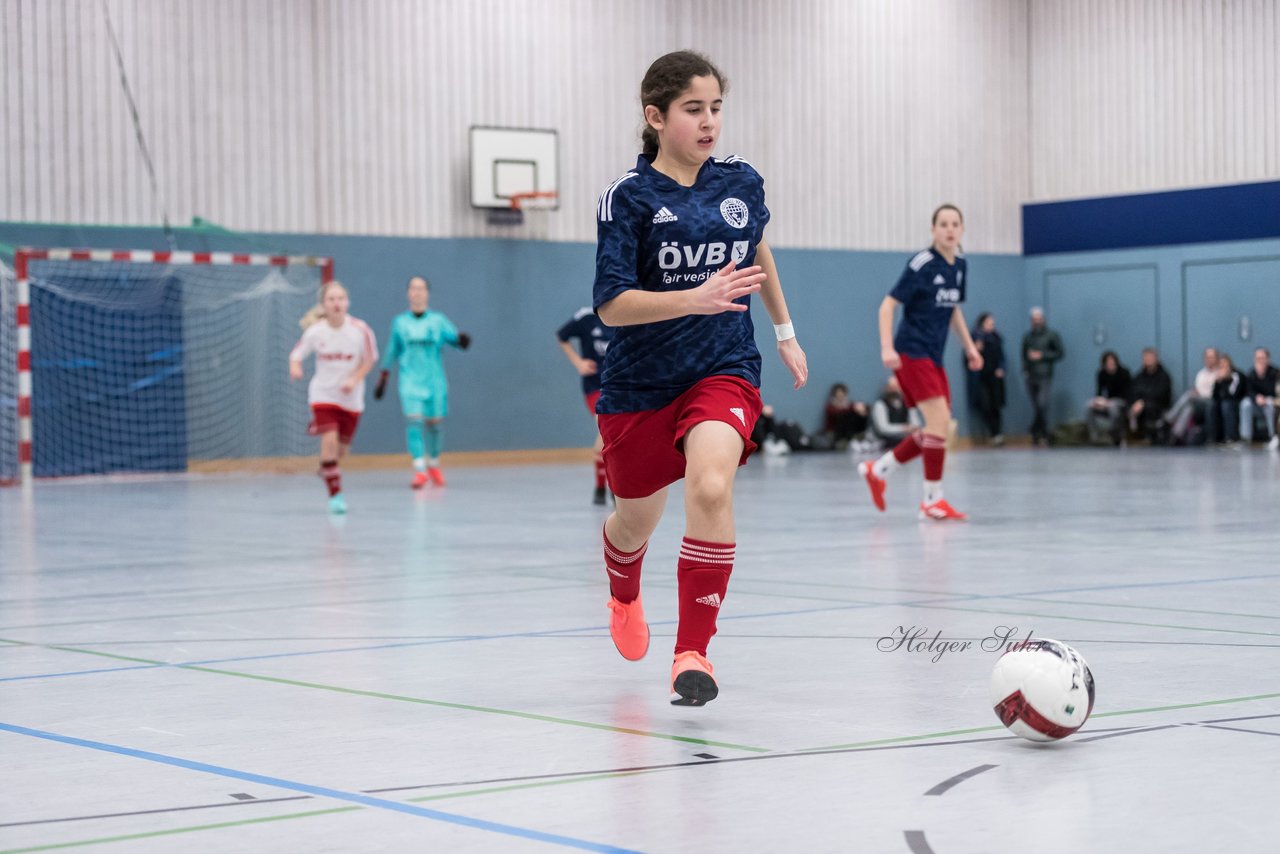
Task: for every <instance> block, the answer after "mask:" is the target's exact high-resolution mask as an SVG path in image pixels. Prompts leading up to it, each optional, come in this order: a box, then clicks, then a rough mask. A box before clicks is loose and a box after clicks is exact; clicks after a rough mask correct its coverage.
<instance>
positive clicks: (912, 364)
mask: <svg viewBox="0 0 1280 854" xmlns="http://www.w3.org/2000/svg"><path fill="white" fill-rule="evenodd" d="M898 358H900V359H902V367H901V368H898V370H896V371H894V372H893V374H894V376H896V377H897V378H898V385H900V386H902V401H903V403H905V404H906V405H907V406H915V405H916V404H918V403H920V401H922V400H928V399H929V398H931V397H945V398H946V399H947V406H950V405H951V384H950V383H949V382H947V372H946V371H944V370H942V368H940V367H938V366H937V365H935V364H934V363H933V360H932V359H915V358H912V357H911V356H904V355H902V354H901V353H899V354H898Z"/></svg>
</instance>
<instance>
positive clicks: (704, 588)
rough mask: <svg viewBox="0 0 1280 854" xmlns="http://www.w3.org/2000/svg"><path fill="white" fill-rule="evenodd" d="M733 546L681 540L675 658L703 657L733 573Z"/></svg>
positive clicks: (713, 631) (678, 566) (677, 572)
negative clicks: (688, 654) (691, 654)
mask: <svg viewBox="0 0 1280 854" xmlns="http://www.w3.org/2000/svg"><path fill="white" fill-rule="evenodd" d="M733 555H734V544H733V543H708V542H705V541H703V540H692V539H690V538H688V537H685V538H684V542H682V543H681V544H680V561H679V563H677V564H676V579H677V583H678V586H679V590H680V593H679V596H680V623H679V625H678V626H677V628H676V654H677V655H679V654H680V653H682V652H687V651H689V650H693V651H694V652H696V653H699V654H701V655H706V654H707V644H709V643H711V637H712V635H714V634H715V633H716V617H718V616H719V615H720V604H721V603H722V602H723V601H724V597H725V592H726V591H727V590H728V588H729V575H730V574H731V573H732V572H733Z"/></svg>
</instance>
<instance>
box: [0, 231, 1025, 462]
mask: <svg viewBox="0 0 1280 854" xmlns="http://www.w3.org/2000/svg"><path fill="white" fill-rule="evenodd" d="M176 237H177V240H178V242H179V245H180V248H184V249H194V250H241V251H244V250H249V249H254V250H258V251H262V250H263V249H264V247H270V248H271V249H273V250H280V251H288V252H291V253H297V254H324V255H332V256H333V257H334V259H335V265H336V272H337V276H338V278H339V279H340V280H342V281H343V282H344V283H345V284H346V285H347V286H348V287H349V288H350V290H351V297H352V313H353V314H355V315H356V316H357V317H360V318H362V319H364V320H366V321H367V322H369V323H370V325H371V326H372V327H373V329H374V331H375V333H376V334H377V335H378V336H379V339H380V340H382V339H385V336H386V330H387V328H388V326H389V324H390V320H391V318H392V316H393V315H395V314H396V313H398V312H400V311H403V310H404V308H405V302H404V284H405V281H406V280H407V279H408V277H409V276H410V275H412V274H413V273H417V272H425V273H426V274H427V275H428V276H429V277H430V278H431V280H432V283H433V291H432V296H431V300H432V302H431V304H432V307H433V308H437V309H439V310H441V311H443V312H445V313H446V314H447V315H449V317H450V318H452V319H453V320H454V322H455V323H457V324H458V326H459V327H460V328H461V329H463V330H465V331H468V332H470V333H471V334H472V335H473V336H474V337H475V344H474V346H473V347H472V349H471V350H470V351H469V352H466V353H458V352H454V351H449V352H448V354H447V355H446V357H445V359H446V368H447V371H448V373H449V377H450V382H451V392H450V407H451V410H452V411H451V414H450V418H449V421H448V423H447V431H448V437H447V444H448V447H449V448H450V449H451V450H458V451H463V450H496V449H513V448H519V449H525V448H563V447H581V446H586V445H589V444H590V442H591V439H592V436H593V435H594V434H593V431H592V423H591V419H590V417H589V416H588V415H587V412H586V410H585V408H584V406H583V404H582V398H581V395H580V392H579V385H578V379H577V374H576V373H575V372H574V371H573V369H572V368H571V367H570V366H569V364H568V361H567V360H566V359H565V358H564V355H563V353H561V351H560V349H559V347H558V345H557V343H556V341H555V338H554V335H555V330H556V329H557V328H558V327H559V326H560V325H561V324H562V323H563V322H564V321H565V320H567V319H568V317H569V316H570V315H571V314H572V313H573V312H574V311H575V310H576V309H577V308H579V307H581V306H582V305H586V304H589V303H590V301H591V295H590V294H591V281H592V278H593V275H594V269H595V247H594V245H592V244H589V243H568V242H546V241H529V240H495V239H489V238H451V239H437V238H397V237H365V236H351V235H339V236H332V235H298V234H271V235H246V236H243V237H233V236H228V235H222V234H215V233H212V232H207V231H199V230H193V229H182V230H179V231H178V232H177V234H176ZM0 243H5V244H9V245H11V246H95V247H115V248H126V247H128V248H139V249H163V248H166V244H165V242H164V239H163V236H162V234H161V232H160V231H159V230H158V229H154V228H140V227H94V226H84V227H75V226H52V225H26V224H17V223H0ZM776 254H777V258H778V263H779V267H780V270H781V274H782V277H783V281H784V283H785V287H786V294H787V300H788V303H789V306H790V308H791V313H792V316H793V318H794V322H795V324H796V329H797V332H798V334H799V338H800V341H801V344H802V346H803V347H804V348H805V350H806V351H807V353H808V357H809V364H810V368H811V371H812V373H811V379H810V384H809V386H808V387H807V388H805V389H803V390H801V391H798V392H797V391H793V390H792V389H791V381H790V379H789V375H787V374H786V372H785V370H784V369H783V368H782V366H781V364H780V362H779V361H778V359H777V356H776V344H775V342H774V340H773V329H772V326H771V325H770V321H769V319H768V315H767V314H766V313H765V312H764V309H763V306H760V305H759V304H758V301H757V304H756V306H755V308H754V309H753V311H754V317H755V319H756V324H757V331H758V333H759V334H758V335H757V340H758V342H759V344H760V349H761V352H762V353H763V354H764V387H763V394H764V397H765V399H766V401H767V402H769V403H772V404H774V405H775V406H776V408H777V409H778V413H779V415H780V416H781V417H783V418H786V419H789V420H796V421H800V422H801V423H802V424H803V425H804V426H805V427H806V429H809V430H815V429H817V428H818V427H819V426H820V414H821V410H822V406H823V403H824V401H825V398H826V392H827V390H828V389H829V387H830V386H831V384H832V383H834V382H838V381H839V382H845V383H848V384H849V386H850V388H851V390H852V391H853V393H854V396H855V397H857V398H860V399H872V398H874V397H875V395H876V394H877V393H878V392H879V389H880V386H881V385H882V384H883V382H884V378H885V376H886V373H885V371H884V370H883V369H882V368H881V367H880V352H879V341H878V338H877V334H878V333H877V331H876V319H875V316H876V314H875V313H876V310H877V308H878V306H879V304H880V300H881V299H882V298H883V297H884V294H885V293H886V292H887V291H888V290H889V288H890V287H892V285H893V283H894V282H895V281H896V280H897V277H898V275H899V274H900V273H901V272H902V268H903V266H904V265H905V264H906V262H907V260H908V257H909V255H908V253H902V252H849V251H838V250H806V249H780V250H778V251H777V253H776ZM969 261H970V281H971V282H972V284H971V286H970V287H971V290H970V293H971V295H972V296H971V302H970V303H969V305H968V306H967V312H968V314H969V317H970V320H971V321H972V319H973V318H974V317H976V316H977V313H978V312H980V311H983V310H989V311H994V312H995V313H996V315H997V317H998V318H999V319H1000V321H1001V322H1003V321H1005V319H1006V318H1007V319H1008V321H1009V322H1013V321H1015V319H1016V318H1017V317H1019V316H1020V315H1022V314H1024V313H1025V302H1024V300H1025V294H1024V278H1023V267H1024V261H1023V259H1022V258H1020V257H1017V256H1002V255H982V254H978V255H971V256H970V258H969ZM38 322H39V318H38V317H36V318H33V323H38ZM960 362H961V360H960V355H959V352H958V351H957V350H956V349H955V348H954V344H953V349H952V352H950V353H949V354H948V359H947V366H948V369H949V372H950V373H951V378H952V385H953V388H954V389H955V392H956V395H957V403H958V406H957V416H958V417H959V418H960V419H961V429H962V431H963V430H966V429H967V424H968V414H967V412H966V411H965V407H964V405H963V402H964V399H965V397H964V376H963V373H962V371H961V370H960ZM262 369H263V370H280V371H284V370H285V369H286V368H285V366H284V365H264V366H262ZM1011 396H1012V400H1011V408H1010V410H1009V411H1010V414H1011V417H1012V418H1013V419H1014V421H1021V420H1023V416H1022V414H1021V413H1022V412H1023V411H1025V404H1024V402H1023V400H1022V397H1021V392H1020V391H1017V390H1014V391H1013V393H1012V395H1011ZM304 426H305V425H302V424H299V425H298V429H299V430H301V429H303V427H304ZM402 448H403V441H402V435H401V421H400V415H399V408H398V405H397V403H396V402H395V401H394V400H391V399H385V400H383V401H382V402H380V403H378V402H373V401H370V402H369V409H368V411H367V414H366V416H365V420H364V421H363V422H362V425H361V428H360V434H359V439H358V442H357V445H356V450H357V451H358V452H361V453H398V452H400V451H401V450H402Z"/></svg>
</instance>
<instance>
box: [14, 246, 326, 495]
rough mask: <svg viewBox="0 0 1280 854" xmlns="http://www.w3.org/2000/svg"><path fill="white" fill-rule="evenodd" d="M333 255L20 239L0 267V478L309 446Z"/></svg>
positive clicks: (169, 464) (170, 466)
mask: <svg viewBox="0 0 1280 854" xmlns="http://www.w3.org/2000/svg"><path fill="white" fill-rule="evenodd" d="M331 276H332V263H331V261H330V260H329V259H327V258H311V257H295V256H268V255H238V254H231V253H218V252H213V253H192V252H150V251H133V252H130V251H114V250H67V249H40V250H19V251H18V252H17V253H16V254H15V256H14V265H13V267H12V268H10V267H4V266H2V265H0V482H15V481H20V480H26V479H29V478H30V477H32V476H34V477H68V476H76V475H93V474H109V473H116V472H175V471H187V470H189V469H191V468H198V467H199V463H204V462H208V463H213V462H215V461H228V460H238V461H245V462H246V464H247V463H248V462H249V461H253V460H260V459H262V458H271V457H290V456H299V455H303V454H307V453H310V452H312V451H314V447H313V446H314V440H311V439H309V438H308V437H307V436H306V434H305V426H306V424H307V421H308V417H309V412H308V408H307V389H306V384H305V383H304V382H290V380H289V375H288V355H289V351H290V349H291V348H292V347H293V345H294V343H295V342H296V341H297V339H298V334H299V331H300V330H299V327H298V319H299V318H300V317H301V316H302V315H303V314H304V313H305V312H306V311H307V310H308V309H309V308H310V307H311V306H313V305H314V304H315V302H316V296H317V292H318V289H319V287H320V285H321V283H322V282H323V281H324V280H326V279H328V278H330V277H331Z"/></svg>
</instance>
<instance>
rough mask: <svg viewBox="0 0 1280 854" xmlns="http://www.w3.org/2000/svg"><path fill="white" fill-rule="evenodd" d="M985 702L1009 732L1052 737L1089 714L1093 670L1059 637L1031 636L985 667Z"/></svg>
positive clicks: (1071, 729)
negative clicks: (988, 694) (991, 666)
mask: <svg viewBox="0 0 1280 854" xmlns="http://www.w3.org/2000/svg"><path fill="white" fill-rule="evenodd" d="M991 703H992V705H994V706H995V710H996V717H998V718H1000V723H1002V724H1004V725H1005V726H1007V727H1008V728H1009V731H1010V732H1012V733H1013V734H1014V735H1020V736H1022V737H1023V738H1026V739H1030V740H1031V741H1057V740H1058V739H1060V738H1066V737H1067V736H1069V735H1071V733H1073V732H1075V731H1076V730H1078V729H1080V727H1082V726H1084V722H1085V721H1087V720H1088V719H1089V713H1090V712H1092V711H1093V674H1092V673H1091V672H1089V665H1088V664H1085V661H1084V658H1082V657H1081V656H1080V653H1078V652H1076V651H1075V650H1074V649H1072V648H1071V647H1069V646H1067V645H1066V644H1065V643H1061V642H1059V641H1055V640H1046V639H1045V638H1035V639H1033V640H1029V641H1026V642H1025V643H1020V644H1018V645H1016V646H1015V647H1014V648H1013V649H1011V650H1009V651H1008V652H1006V653H1005V654H1004V655H1002V656H1000V660H999V661H997V662H996V666H995V669H994V670H993V671H991Z"/></svg>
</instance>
